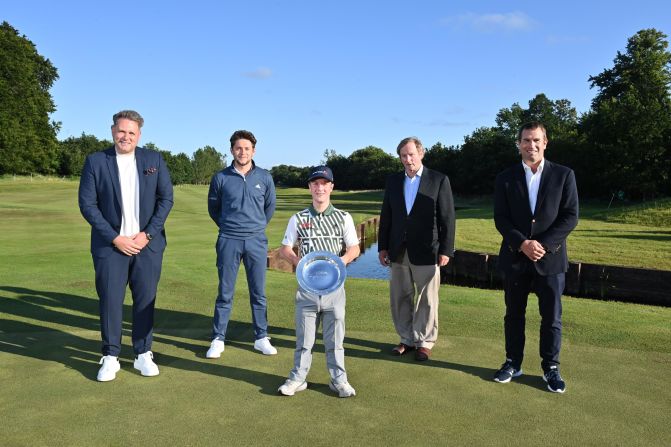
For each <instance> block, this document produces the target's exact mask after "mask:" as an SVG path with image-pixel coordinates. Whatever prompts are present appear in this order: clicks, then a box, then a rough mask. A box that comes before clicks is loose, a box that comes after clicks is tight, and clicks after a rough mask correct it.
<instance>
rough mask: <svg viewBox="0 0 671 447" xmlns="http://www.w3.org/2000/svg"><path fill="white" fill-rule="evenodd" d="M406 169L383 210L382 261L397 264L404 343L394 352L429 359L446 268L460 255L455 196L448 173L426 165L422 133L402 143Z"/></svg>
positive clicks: (396, 305)
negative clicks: (456, 239) (442, 271)
mask: <svg viewBox="0 0 671 447" xmlns="http://www.w3.org/2000/svg"><path fill="white" fill-rule="evenodd" d="M396 152H397V153H398V155H399V157H400V159H401V163H403V166H404V168H405V172H401V173H398V174H393V175H391V176H389V178H388V179H387V185H386V188H385V193H384V200H383V202H382V210H381V212H380V230H379V236H378V251H379V254H378V255H379V259H380V263H381V264H382V265H385V266H389V265H390V266H391V283H390V287H389V295H390V303H391V315H392V320H393V321H394V326H395V328H396V332H397V333H398V335H399V337H400V343H399V344H398V345H397V346H395V347H394V348H393V349H392V354H393V355H403V354H405V353H406V352H408V351H412V350H416V351H415V359H416V360H418V361H424V360H428V358H429V357H430V355H431V349H432V348H433V346H434V344H435V343H436V340H437V338H438V291H439V289H440V267H442V266H445V265H447V263H448V262H449V261H450V258H451V257H452V256H454V228H455V216H454V201H453V199H452V189H451V187H450V181H449V179H448V178H447V176H445V175H443V174H441V173H440V172H437V171H432V170H431V169H429V168H427V167H425V166H423V165H422V159H423V158H424V147H423V146H422V143H421V141H419V139H418V138H416V137H409V138H404V139H403V140H402V141H401V142H400V143H399V145H398V147H397V148H396Z"/></svg>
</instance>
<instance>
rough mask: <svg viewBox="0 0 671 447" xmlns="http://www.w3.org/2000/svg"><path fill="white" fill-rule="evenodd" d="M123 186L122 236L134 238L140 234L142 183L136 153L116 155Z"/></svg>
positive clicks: (120, 180) (120, 182) (120, 181)
mask: <svg viewBox="0 0 671 447" xmlns="http://www.w3.org/2000/svg"><path fill="white" fill-rule="evenodd" d="M116 163H117V167H118V168H119V184H120V185H121V213H122V214H121V231H120V234H121V235H122V236H128V237H133V236H135V235H136V234H138V233H139V232H140V182H139V181H138V174H137V164H136V163H135V152H133V153H132V154H120V153H118V152H117V154H116Z"/></svg>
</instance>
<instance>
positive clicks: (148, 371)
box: [133, 351, 158, 377]
mask: <svg viewBox="0 0 671 447" xmlns="http://www.w3.org/2000/svg"><path fill="white" fill-rule="evenodd" d="M133 368H135V369H137V370H138V371H140V374H142V375H143V376H145V377H153V376H158V366H156V363H154V354H153V353H152V352H151V351H147V352H145V353H144V354H140V355H138V356H137V357H136V358H135V361H134V362H133Z"/></svg>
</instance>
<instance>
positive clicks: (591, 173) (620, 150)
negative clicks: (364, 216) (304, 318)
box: [272, 29, 671, 199]
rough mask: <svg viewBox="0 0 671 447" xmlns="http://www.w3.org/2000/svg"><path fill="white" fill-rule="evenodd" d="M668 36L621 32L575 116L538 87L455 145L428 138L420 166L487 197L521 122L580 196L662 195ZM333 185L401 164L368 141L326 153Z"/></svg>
mask: <svg viewBox="0 0 671 447" xmlns="http://www.w3.org/2000/svg"><path fill="white" fill-rule="evenodd" d="M666 39H667V36H666V35H665V34H664V33H662V32H660V31H657V30H655V29H645V30H641V31H639V32H638V33H636V34H635V35H634V36H632V37H631V38H629V39H628V42H627V46H626V51H625V52H622V53H621V52H618V53H617V55H616V57H615V59H614V61H613V67H612V68H608V69H605V70H604V71H603V72H601V73H599V74H598V75H595V76H590V77H589V79H588V81H589V84H590V88H595V89H596V90H597V94H596V96H595V97H594V99H593V100H592V104H591V108H590V110H589V111H588V112H586V113H584V114H582V115H581V116H578V113H577V111H576V109H575V108H574V107H573V106H572V105H571V102H570V101H569V100H568V99H557V100H552V99H550V98H548V97H547V96H546V95H545V94H543V93H539V94H538V95H536V96H535V97H534V98H532V99H531V100H529V102H528V105H527V106H526V107H523V106H521V105H520V104H519V103H515V104H513V105H512V106H510V107H508V108H503V109H501V110H499V112H498V113H497V114H496V117H495V123H496V124H495V125H494V126H491V127H480V128H478V129H476V130H475V131H473V133H471V134H470V135H468V136H466V137H465V138H464V143H463V144H462V145H459V146H444V145H443V144H442V143H440V142H437V143H435V144H434V145H433V146H431V147H428V148H426V151H425V156H424V164H425V165H427V166H428V167H430V168H433V169H436V170H438V171H441V172H443V173H445V174H447V175H448V177H449V178H450V183H451V184H452V189H453V190H454V192H455V193H457V194H460V195H483V194H491V193H492V192H493V189H494V179H495V177H496V174H497V173H498V172H500V171H501V170H502V169H504V168H505V167H507V166H509V165H511V164H513V163H516V162H519V160H520V156H519V153H518V151H517V148H516V145H515V143H516V139H517V130H518V129H519V127H520V126H521V125H522V124H524V123H526V122H529V121H541V122H542V123H544V124H545V126H546V128H547V132H548V139H549V140H550V142H549V144H548V148H547V150H546V157H547V158H548V159H551V160H553V161H555V162H558V163H561V164H565V165H567V166H569V167H571V168H573V169H574V171H575V172H576V180H577V183H578V188H579V190H580V193H581V196H583V197H601V198H604V197H606V198H612V197H613V196H618V197H620V198H623V197H626V198H630V199H649V198H655V197H660V196H669V195H671V180H670V175H671V94H670V87H671V53H669V51H668V41H667V40H666ZM323 162H324V163H326V164H327V165H328V166H330V167H331V168H332V169H333V173H334V176H335V178H336V179H337V181H336V188H338V189H345V190H348V189H379V188H383V187H384V182H385V177H386V175H387V174H389V173H390V172H397V171H399V170H400V169H401V168H402V167H401V165H400V163H399V161H398V157H396V154H395V153H394V154H389V153H386V152H385V151H384V150H383V149H381V148H377V147H374V146H368V147H366V148H363V149H359V150H357V151H354V152H353V153H352V154H351V155H350V156H348V157H345V156H343V155H338V154H336V153H335V152H334V151H329V150H327V151H326V152H325V154H324V160H323ZM302 169H303V168H296V167H292V166H285V165H282V166H278V167H276V168H273V171H272V172H273V176H274V178H275V180H276V182H278V183H279V184H286V185H290V186H298V185H304V184H305V181H304V180H303V179H305V172H302V171H301V170H302Z"/></svg>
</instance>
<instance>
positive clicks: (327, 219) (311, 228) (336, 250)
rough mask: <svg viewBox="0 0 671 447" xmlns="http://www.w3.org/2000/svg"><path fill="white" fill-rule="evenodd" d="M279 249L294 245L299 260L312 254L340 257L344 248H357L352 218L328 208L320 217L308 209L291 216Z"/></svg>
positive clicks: (357, 243) (345, 213)
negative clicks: (327, 253)
mask: <svg viewBox="0 0 671 447" xmlns="http://www.w3.org/2000/svg"><path fill="white" fill-rule="evenodd" d="M282 245H288V246H289V247H294V246H296V245H298V256H299V257H301V258H302V257H303V256H305V255H306V254H308V253H310V252H313V251H329V252H331V253H333V254H335V255H338V256H341V255H342V254H343V253H344V250H345V249H346V248H347V247H351V246H353V245H359V239H358V237H357V235H356V229H355V228H354V220H352V216H351V215H350V214H349V213H348V212H346V211H342V210H339V209H337V208H335V207H334V206H333V205H330V204H329V206H328V208H327V209H326V210H324V212H323V213H318V212H317V211H316V210H315V209H314V208H313V207H312V206H310V207H309V208H305V209H304V210H302V211H299V212H298V213H296V214H294V215H293V216H291V219H289V224H288V225H287V230H286V232H285V233H284V238H283V239H282Z"/></svg>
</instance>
